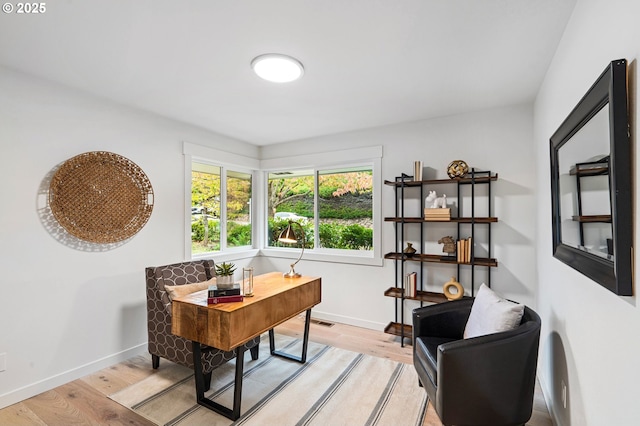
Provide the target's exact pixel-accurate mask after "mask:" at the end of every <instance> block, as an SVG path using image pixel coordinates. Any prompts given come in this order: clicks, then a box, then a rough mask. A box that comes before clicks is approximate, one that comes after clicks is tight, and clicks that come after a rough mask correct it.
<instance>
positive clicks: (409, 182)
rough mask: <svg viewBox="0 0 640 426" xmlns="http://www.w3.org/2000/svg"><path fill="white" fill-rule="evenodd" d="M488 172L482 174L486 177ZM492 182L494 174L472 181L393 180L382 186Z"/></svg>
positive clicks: (466, 178)
mask: <svg viewBox="0 0 640 426" xmlns="http://www.w3.org/2000/svg"><path fill="white" fill-rule="evenodd" d="M476 173H477V174H482V173H483V172H476ZM487 173H488V172H484V174H485V175H486V174H487ZM492 180H498V174H497V173H496V174H495V175H493V176H476V177H474V178H473V179H472V178H470V177H463V178H458V179H429V180H417V181H416V180H406V181H404V182H402V181H398V182H396V181H393V180H385V181H384V184H385V185H389V186H421V185H437V184H446V183H460V184H471V183H488V182H489V181H492Z"/></svg>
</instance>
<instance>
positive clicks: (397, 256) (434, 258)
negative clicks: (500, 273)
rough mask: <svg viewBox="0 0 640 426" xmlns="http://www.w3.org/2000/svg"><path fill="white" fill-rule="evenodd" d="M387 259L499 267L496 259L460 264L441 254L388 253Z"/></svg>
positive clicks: (477, 258)
mask: <svg viewBox="0 0 640 426" xmlns="http://www.w3.org/2000/svg"><path fill="white" fill-rule="evenodd" d="M384 258H385V259H391V260H407V261H411V262H431V263H443V264H446V265H458V264H460V265H475V266H491V267H496V266H498V261H497V260H496V259H494V258H487V257H476V258H474V259H473V263H472V262H458V261H457V260H456V259H455V256H442V255H439V254H414V255H412V256H407V255H406V254H403V253H395V252H391V253H387V254H385V255H384Z"/></svg>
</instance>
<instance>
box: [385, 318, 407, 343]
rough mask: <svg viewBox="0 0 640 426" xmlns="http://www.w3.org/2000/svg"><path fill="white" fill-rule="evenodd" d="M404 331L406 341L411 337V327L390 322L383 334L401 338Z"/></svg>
mask: <svg viewBox="0 0 640 426" xmlns="http://www.w3.org/2000/svg"><path fill="white" fill-rule="evenodd" d="M403 329H404V337H406V338H407V339H411V337H412V335H413V327H411V326H410V325H409V324H400V323H399V322H390V323H389V325H387V326H386V327H385V328H384V332H385V333H387V334H393V335H394V336H402V331H403Z"/></svg>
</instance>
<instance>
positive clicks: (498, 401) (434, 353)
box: [413, 298, 541, 426]
mask: <svg viewBox="0 0 640 426" xmlns="http://www.w3.org/2000/svg"><path fill="white" fill-rule="evenodd" d="M473 301H474V299H472V298H468V299H462V300H456V301H453V302H446V303H441V304H437V305H431V306H426V307H422V308H417V309H415V310H414V311H413V364H414V367H415V369H416V372H417V373H418V378H419V381H420V385H421V386H424V388H425V390H426V392H427V395H428V396H429V399H430V400H431V403H432V404H433V406H434V408H435V410H436V412H437V413H438V416H440V420H441V421H442V423H443V424H445V425H460V426H463V425H467V426H471V425H493V426H498V425H523V424H525V423H526V422H527V421H528V420H529V418H531V413H532V408H533V395H534V389H535V379H536V366H537V361H538V343H539V340H540V325H541V321H540V317H539V316H538V314H536V313H535V312H534V311H533V310H531V309H529V308H528V307H525V308H524V314H523V316H522V320H521V323H520V325H519V326H518V327H517V328H515V329H513V330H509V331H503V332H499V333H493V334H488V335H484V336H479V337H473V338H470V339H463V332H464V329H465V325H466V323H467V319H468V318H469V314H470V312H471V306H472V304H473Z"/></svg>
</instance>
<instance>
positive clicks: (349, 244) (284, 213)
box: [267, 166, 374, 251]
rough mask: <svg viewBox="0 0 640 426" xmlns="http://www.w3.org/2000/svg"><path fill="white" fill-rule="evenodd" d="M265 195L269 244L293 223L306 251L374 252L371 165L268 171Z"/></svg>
mask: <svg viewBox="0 0 640 426" xmlns="http://www.w3.org/2000/svg"><path fill="white" fill-rule="evenodd" d="M316 188H317V189H316ZM267 192H268V246H271V247H278V246H280V243H279V242H278V241H277V238H278V236H279V235H280V233H281V232H282V231H283V230H284V229H285V227H286V226H287V225H288V224H289V221H294V222H297V223H299V224H300V225H301V227H302V228H303V229H304V233H305V240H306V244H305V248H315V249H341V250H351V251H372V250H373V247H374V243H373V232H374V230H373V167H372V166H360V167H345V168H340V169H323V170H317V171H313V170H298V171H279V172H272V173H269V175H268V190H267ZM316 217H317V220H316Z"/></svg>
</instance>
